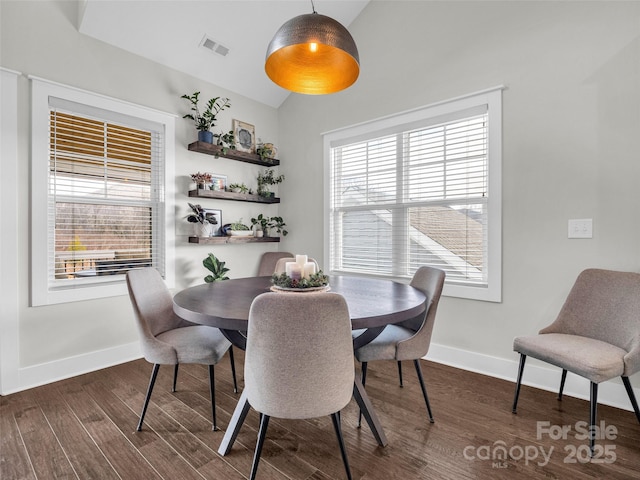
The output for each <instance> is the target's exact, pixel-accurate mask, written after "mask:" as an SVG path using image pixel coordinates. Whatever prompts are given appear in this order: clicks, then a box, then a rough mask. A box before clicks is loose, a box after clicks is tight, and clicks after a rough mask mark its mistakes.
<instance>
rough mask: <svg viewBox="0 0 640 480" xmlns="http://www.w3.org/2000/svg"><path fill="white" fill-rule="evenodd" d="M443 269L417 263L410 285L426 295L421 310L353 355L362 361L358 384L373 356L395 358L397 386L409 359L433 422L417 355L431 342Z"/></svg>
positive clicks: (419, 355) (364, 378)
mask: <svg viewBox="0 0 640 480" xmlns="http://www.w3.org/2000/svg"><path fill="white" fill-rule="evenodd" d="M444 279H445V272H444V271H442V270H440V269H437V268H433V267H420V268H418V270H416V272H415V273H414V275H413V278H412V279H411V282H410V285H411V286H412V287H415V288H417V289H418V290H420V291H421V292H422V293H424V294H425V296H426V297H427V299H426V301H425V304H426V306H427V308H426V310H425V312H424V313H423V314H421V315H419V316H418V317H416V318H412V319H410V320H406V321H404V322H401V323H398V324H394V325H387V326H386V327H385V328H384V330H383V331H382V332H381V333H380V335H378V336H377V337H376V338H374V339H373V340H372V341H371V342H369V343H367V344H366V345H364V346H362V347H360V348H358V349H356V351H355V355H356V359H357V360H358V361H359V362H360V363H361V364H362V385H363V386H364V384H365V382H366V380H367V365H368V363H369V362H371V361H374V360H396V361H397V362H398V374H399V376H400V386H401V387H402V386H403V383H402V363H401V362H402V361H403V360H413V365H414V366H415V369H416V373H417V375H418V380H419V382H420V388H421V389H422V395H423V397H424V402H425V404H426V407H427V413H428V415H429V422H431V423H433V415H432V413H431V405H430V404H429V397H428V395H427V389H426V387H425V384H424V378H423V376H422V368H421V367H420V359H421V358H422V357H424V356H425V355H426V354H427V352H428V351H429V345H430V344H431V333H432V332H433V325H434V323H435V319H436V312H437V310H438V303H439V302H440V296H441V294H442V287H443V286H444ZM361 334H362V330H355V331H354V332H353V336H354V337H357V336H359V335H361ZM361 420H362V415H360V417H359V419H358V426H360V425H361Z"/></svg>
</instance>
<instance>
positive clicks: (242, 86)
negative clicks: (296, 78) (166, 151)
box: [79, 0, 369, 107]
mask: <svg viewBox="0 0 640 480" xmlns="http://www.w3.org/2000/svg"><path fill="white" fill-rule="evenodd" d="M367 3H369V0H338V1H335V0H334V1H331V0H315V1H314V5H315V9H316V11H317V12H318V13H321V14H323V15H327V16H329V17H332V18H334V19H335V20H337V21H338V22H340V23H342V24H343V25H344V26H345V27H347V28H348V27H349V25H350V24H351V22H352V21H353V20H354V19H355V18H356V17H357V16H358V15H359V14H360V12H361V11H362V9H363V8H364V7H365V6H366V5H367ZM311 12H312V7H311V1H310V0H281V1H271V0H252V1H250V0H198V1H196V0H146V1H141V0H127V1H118V0H86V1H85V4H84V5H83V11H82V12H81V15H80V19H79V29H80V32H81V33H83V34H85V35H88V36H90V37H94V38H96V39H98V40H102V41H104V42H106V43H109V44H111V45H114V46H116V47H119V48H122V49H124V50H127V51H129V52H132V53H135V54H137V55H140V56H142V57H145V58H148V59H150V60H153V61H155V62H158V63H161V64H163V65H166V66H168V67H171V68H174V69H176V70H179V71H182V72H184V73H187V74H189V75H193V76H194V77H197V78H200V79H203V80H206V81H208V82H211V83H213V84H216V85H219V86H220V87H222V88H225V89H227V90H230V91H232V92H236V93H238V94H241V95H244V96H246V97H248V98H251V99H254V100H256V101H259V102H261V103H264V104H266V105H270V106H272V107H278V106H280V104H281V103H282V102H283V101H284V100H285V99H286V98H287V96H288V95H289V92H288V91H286V90H284V89H282V88H281V87H279V86H277V85H275V84H274V83H272V82H271V80H269V78H268V77H267V75H266V74H265V72H264V60H265V53H266V51H267V46H268V44H269V42H270V41H271V38H272V37H273V35H274V34H275V32H276V31H277V30H278V28H280V26H281V25H282V24H283V23H284V22H286V21H287V20H289V19H290V18H293V17H295V16H297V15H302V14H305V13H311ZM355 40H356V43H357V41H358V39H357V38H356V39H355ZM206 46H208V47H210V48H206ZM223 54H225V55H223Z"/></svg>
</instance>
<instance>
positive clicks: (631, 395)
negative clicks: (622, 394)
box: [621, 377, 640, 423]
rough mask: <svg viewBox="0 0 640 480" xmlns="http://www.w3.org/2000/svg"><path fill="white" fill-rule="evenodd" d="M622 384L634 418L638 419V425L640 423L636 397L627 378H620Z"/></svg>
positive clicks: (639, 411)
mask: <svg viewBox="0 0 640 480" xmlns="http://www.w3.org/2000/svg"><path fill="white" fill-rule="evenodd" d="M621 378H622V383H624V388H625V389H626V390H627V395H629V400H631V406H632V407H633V411H634V412H636V418H637V419H638V423H640V409H638V402H637V401H636V396H635V394H634V393H633V388H632V387H631V382H630V381H629V377H621Z"/></svg>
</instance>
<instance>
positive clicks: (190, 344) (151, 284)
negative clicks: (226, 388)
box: [127, 267, 238, 431]
mask: <svg viewBox="0 0 640 480" xmlns="http://www.w3.org/2000/svg"><path fill="white" fill-rule="evenodd" d="M127 286H128V288H129V298H130V299H131V304H132V305H133V311H134V313H135V317H136V321H137V322H136V323H137V326H138V333H139V335H140V343H141V346H142V353H143V355H144V358H145V360H147V361H148V362H150V363H153V364H154V365H153V370H152V372H151V379H150V380H149V387H148V389H147V395H146V398H145V400H144V406H143V407H142V413H141V414H140V421H139V422H138V427H137V430H138V431H140V430H141V429H142V422H143V421H144V416H145V414H146V412H147V407H148V406H149V400H150V398H151V392H152V391H153V386H154V384H155V382H156V377H157V376H158V371H159V369H160V365H174V371H173V389H172V391H174V392H175V391H176V379H177V375H178V365H179V364H181V363H199V364H203V365H208V366H209V391H210V395H211V413H212V416H213V430H217V429H218V427H217V424H216V400H215V398H216V397H215V384H214V380H215V377H214V369H213V366H214V365H215V364H216V363H218V362H219V361H220V359H221V358H222V357H223V356H224V354H225V352H226V351H227V350H228V351H229V359H230V361H231V373H232V375H233V385H234V391H235V392H237V390H238V387H237V382H236V371H235V364H234V361H233V349H232V347H231V342H229V340H227V339H226V338H225V337H224V335H222V333H221V332H220V330H219V329H217V328H214V327H208V326H206V325H196V324H193V323H191V322H189V321H187V320H184V319H182V318H180V317H178V316H177V315H176V314H175V313H174V312H173V302H172V299H171V294H170V292H169V290H168V289H167V287H166V286H165V284H164V281H163V280H162V277H161V276H160V273H159V272H158V271H157V270H156V269H155V268H150V267H149V268H141V269H134V270H130V271H128V272H127Z"/></svg>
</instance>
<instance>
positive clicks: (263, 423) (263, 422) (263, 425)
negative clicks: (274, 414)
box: [249, 415, 269, 480]
mask: <svg viewBox="0 0 640 480" xmlns="http://www.w3.org/2000/svg"><path fill="white" fill-rule="evenodd" d="M268 426H269V415H262V416H261V417H260V430H259V431H258V441H257V443H256V451H255V453H254V454H253V464H252V465H251V476H250V477H249V478H250V479H251V480H254V479H255V478H256V473H257V472H258V463H259V462H260V455H261V454H262V445H263V444H264V438H265V436H266V435H267V427H268Z"/></svg>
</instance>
